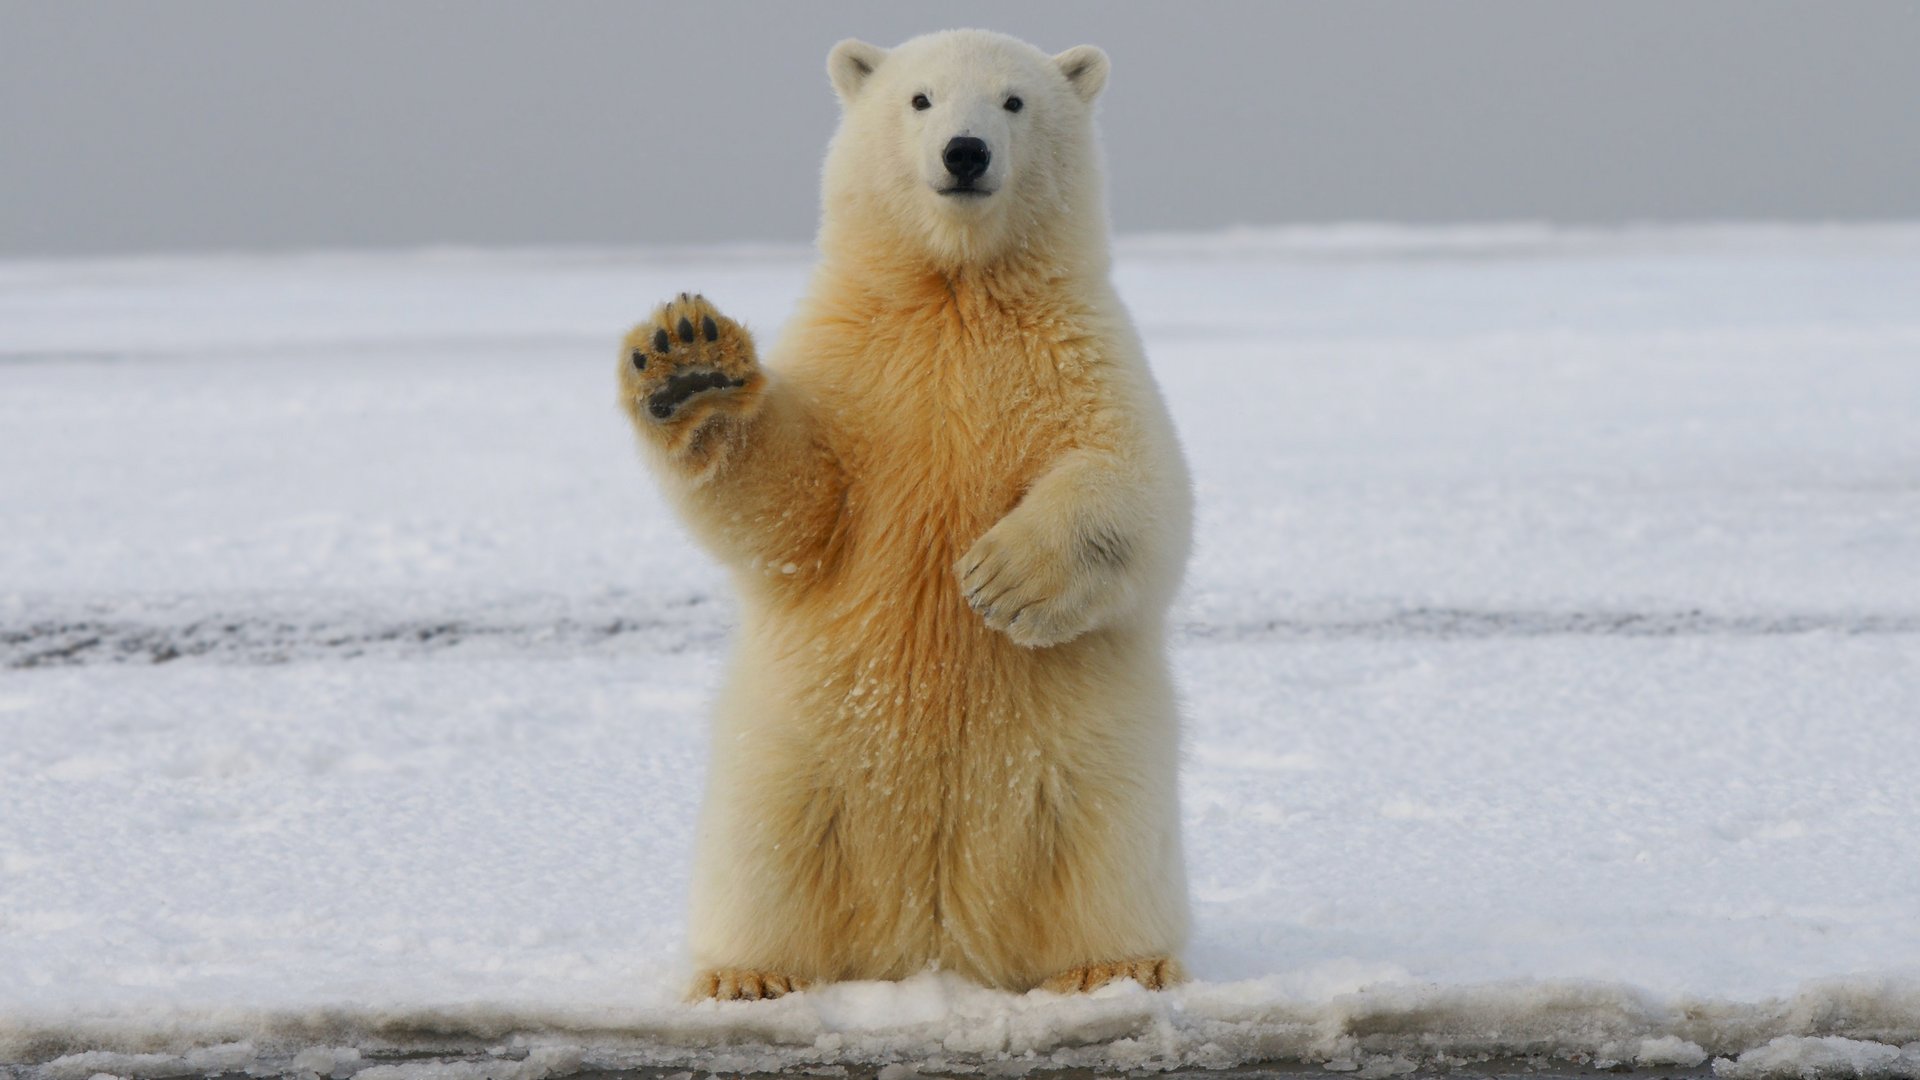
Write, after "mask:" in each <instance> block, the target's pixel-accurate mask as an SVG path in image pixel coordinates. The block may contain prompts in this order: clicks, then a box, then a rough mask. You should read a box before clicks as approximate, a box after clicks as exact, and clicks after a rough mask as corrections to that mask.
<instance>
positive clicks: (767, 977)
mask: <svg viewBox="0 0 1920 1080" xmlns="http://www.w3.org/2000/svg"><path fill="white" fill-rule="evenodd" d="M807 986H808V983H807V980H805V979H802V978H799V977H797V976H791V975H781V974H779V973H778V972H773V971H755V970H753V969H751V968H716V969H714V970H712V971H703V972H701V973H700V977H699V978H697V979H695V980H694V981H693V990H692V992H691V993H690V994H688V995H687V996H688V997H691V998H693V999H695V1000H699V999H702V998H714V999H716V1000H718V1001H764V1000H771V999H773V998H777V997H785V996H787V995H788V994H791V993H793V992H794V991H796V990H805V989H806V988H807Z"/></svg>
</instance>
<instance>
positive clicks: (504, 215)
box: [0, 0, 1920, 256]
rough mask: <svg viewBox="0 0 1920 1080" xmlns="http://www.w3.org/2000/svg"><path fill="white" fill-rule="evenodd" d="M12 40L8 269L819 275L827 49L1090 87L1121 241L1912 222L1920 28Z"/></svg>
mask: <svg viewBox="0 0 1920 1080" xmlns="http://www.w3.org/2000/svg"><path fill="white" fill-rule="evenodd" d="M0 10H4V12H5V16H4V24H3V25H4V28H5V30H6V32H5V33H0V148H4V149H3V151H0V152H4V155H5V161H4V167H3V168H0V255H12V256H29V255H65V254H90V253H121V252H125V253H138V252H172V251H183V252H184V251H204V250H243V251H244V250H288V249H305V248H329V249H340V248H387V247H417V246H436V245H456V246H469V245H474V246H487V245H514V246H521V245H539V246H546V245H553V246H569V245H593V246H602V245H604V246H624V245H634V244H656V245H681V244H714V243H753V242H770V243H783V244H784V243H804V242H806V241H807V240H809V239H810V238H811V236H812V233H813V228H814V221H815V216H816V205H817V188H818V177H819V163H820V159H821V157H822V154H823V153H824V150H825V145H826V141H827V138H828V137H829V136H830V134H831V133H832V130H833V126H834V123H835V121H836V118H837V106H836V103H835V101H834V99H833V96H832V93H831V91H830V90H829V88H828V86H827V82H826V78H825V75H824V71H823V68H824V63H825V56H826V52H827V49H828V48H829V47H830V46H831V45H832V43H833V42H834V41H836V40H838V39H839V38H841V37H845V36H858V37H862V38H865V39H867V40H870V41H873V42H876V43H880V44H885V45H892V44H896V43H898V42H899V41H901V40H903V39H905V38H906V37H909V36H912V35H913V34H915V33H918V32H923V31H927V30H932V29H939V28H943V27H945V26H948V25H954V24H969V25H984V26H989V27H992V28H994V29H1000V30H1004V31H1006V32H1008V33H1013V34H1016V35H1018V36H1020V37H1024V38H1026V39H1028V40H1030V41H1033V42H1034V43H1035V44H1037V45H1039V46H1041V47H1042V48H1044V49H1047V50H1048V51H1059V50H1061V49H1065V48H1067V47H1069V46H1072V45H1075V44H1081V43H1093V44H1097V45H1100V46H1101V47H1102V48H1104V49H1106V50H1107V51H1108V52H1109V54H1110V55H1111V56H1112V57H1113V61H1114V74H1113V81H1112V83H1111V84H1110V87H1109V89H1108V92H1107V94H1106V95H1105V97H1104V98H1103V99H1102V104H1101V122H1102V128H1103V132H1104V138H1105V145H1106V150H1107V158H1108V172H1109V184H1110V187H1111V189H1112V196H1111V199H1110V203H1111V208H1112V213H1113V218H1114V223H1115V227H1116V229H1117V230H1119V231H1122V232H1129V233H1140V232H1166V231H1189V230H1218V229H1224V228H1230V227H1235V226H1281V225H1312V224H1326V223H1335V222H1355V221H1364V222H1387V223H1403V224H1452V223H1486V222H1506V221H1530V222H1549V223H1559V224H1576V225H1620V224H1639V223H1658V222H1722V221H1788V222H1792V221H1820V222H1846V221H1873V220H1916V219H1920V119H1916V114H1917V113H1920V110H1916V109H1915V103H1916V102H1920V63H1915V62H1914V56H1915V51H1916V48H1920V5H1903V4H1893V3H1843V4H1833V5H1822V6H1820V7H1813V6H1806V5H1796V4H1790V3H1779V2H1761V3H1732V2H1723V0H1712V2H1706V3H1699V4H1689V5H1684V6H1669V5H1663V4H1657V3H1648V2H1642V0H1629V2H1626V3H1617V4H1608V5H1604V6H1602V5H1597V4H1595V5H1550V6H1535V5H1532V4H1528V3H1520V2H1514V0H1465V2H1460V3H1451V4H1446V5H1437V6H1435V5H1417V6H1416V5H1412V4H1386V3H1357V4H1340V5H1332V4H1309V3H1292V2H1278V3H1276V2H1265V3H1262V2H1250V0H1233V2H1229V0H1221V2H1215V3H1207V4H1202V5H1197V6H1194V7H1187V8H1182V9H1180V14H1179V17H1178V18H1177V20H1173V21H1172V22H1171V23H1170V21H1169V20H1170V17H1171V14H1172V12H1171V9H1167V8H1164V7H1150V6H1125V7H1120V6H1112V5H1104V4H1097V3H1090V2H1085V0H1073V2H1062V3H1054V4H1049V5H1046V6H1036V7H1026V6H1022V5H1019V4H1015V3H1008V2H999V0H996V2H987V3H975V4H970V5H968V6H966V7H965V8H963V9H956V8H954V7H953V6H952V5H935V4H928V3H885V2H881V0H857V2H850V3H842V4H837V5H835V6H834V7H833V8H832V9H831V10H822V9H816V8H802V7H797V6H791V5H759V6H754V5H747V4H742V3H715V4H707V5H703V6H699V7H694V6H681V5H630V4H617V3H610V2H602V0H594V2H582V3H570V4H566V5H561V6H541V7H537V8H536V7H525V6H519V5H505V4H498V3H484V4H451V3H447V2H444V0H432V2H422V3H412V4H407V5H404V6H397V7H387V6H382V5H375V4H360V3H355V4H348V5H344V6H328V7H317V6H316V7H308V6H290V5H271V6H267V5H254V4H248V3H238V2H231V0H218V2H215V0H207V2H201V3H194V4H178V5H168V6H164V7H161V6H140V5H133V4H97V5H84V6H82V5H59V6H55V5H34V4H29V3H24V2H20V0H6V2H5V4H4V7H0ZM956 13H958V14H956Z"/></svg>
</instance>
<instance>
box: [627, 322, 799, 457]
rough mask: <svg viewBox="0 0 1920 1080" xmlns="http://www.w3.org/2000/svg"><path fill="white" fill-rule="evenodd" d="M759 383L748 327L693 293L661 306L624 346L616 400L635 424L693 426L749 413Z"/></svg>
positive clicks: (628, 337) (629, 334) (636, 329)
mask: <svg viewBox="0 0 1920 1080" xmlns="http://www.w3.org/2000/svg"><path fill="white" fill-rule="evenodd" d="M762 382H764V377H763V376H762V375H761V374H760V367H759V364H758V363H757V362H756V360H755V358H754V350H753V338H752V337H751V336H750V335H749V334H748V333H747V331H746V328H745V327H743V326H741V325H740V324H738V323H736V322H734V321H733V320H732V319H729V318H727V317H726V316H725V315H722V314H720V312H719V311H717V310H715V308H714V306H713V305H712V304H710V303H708V302H707V299H706V298H705V297H703V296H700V295H698V294H692V293H681V294H680V295H679V296H678V297H675V298H674V299H672V300H669V301H667V302H666V303H664V304H661V305H660V306H659V307H658V308H656V309H655V310H654V312H653V315H652V317H650V318H649V319H648V320H647V321H646V322H643V323H641V324H640V325H638V326H636V327H634V328H633V329H632V330H631V331H630V332H628V334H627V338H626V343H625V345H624V346H623V348H622V353H621V362H620V391H621V397H622V400H623V402H624V403H625V404H626V406H627V408H628V409H629V410H630V411H631V412H632V414H633V415H634V418H635V421H636V422H640V420H641V419H642V418H645V420H646V421H647V422H650V423H654V424H663V425H664V424H670V425H673V426H676V427H680V426H697V424H698V422H699V421H701V420H704V419H706V418H707V417H710V416H713V415H715V414H717V413H720V412H726V411H739V410H742V409H745V408H747V407H750V406H751V404H752V402H753V401H754V399H755V398H756V397H757V391H758V389H759V387H760V384H761V383H762Z"/></svg>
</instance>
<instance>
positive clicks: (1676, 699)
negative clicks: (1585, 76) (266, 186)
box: [0, 227, 1920, 1080]
mask: <svg viewBox="0 0 1920 1080" xmlns="http://www.w3.org/2000/svg"><path fill="white" fill-rule="evenodd" d="M806 265H807V262H806V255H805V253H804V252H799V251H788V250H765V251H756V250H744V249H735V250H726V251H674V252H669V251H661V252H650V253H634V252H519V253H487V252H436V253H415V254H404V255H352V254H341V255H312V256H302V257H285V258H259V259H255V258H238V257H236V258H205V259H180V260H170V259H145V260H128V261H87V262H12V263H0V538H3V539H0V665H4V667H0V736H3V737H0V1063H12V1064H14V1065H15V1066H17V1067H24V1068H26V1069H28V1070H30V1071H33V1072H36V1073H40V1074H44V1075H45V1076H48V1077H53V1078H59V1080H67V1078H72V1080H86V1078H88V1077H90V1076H92V1075H93V1074H95V1073H98V1072H109V1073H114V1074H118V1075H139V1076H160V1075H172V1074H178V1073H183V1072H190V1073H201V1072H220V1071H231V1070H237V1069H246V1068H254V1069H266V1068H277V1069H287V1070H293V1071H307V1072H313V1073H317V1074H319V1075H322V1076H333V1077H342V1078H344V1077H347V1076H349V1075H352V1074H354V1073H356V1072H357V1073H358V1074H359V1076H360V1077H361V1078H362V1080H392V1077H394V1076H395V1075H397V1074H398V1073H405V1072H407V1071H409V1070H411V1071H420V1067H419V1066H417V1065H409V1064H405V1063H401V1064H397V1065H396V1064H390V1063H385V1062H387V1058H386V1057H384V1056H383V1054H386V1053H389V1052H399V1051H432V1052H435V1053H437V1054H440V1055H442V1058H441V1059H437V1060H439V1061H440V1063H439V1064H436V1065H435V1066H433V1068H437V1069H440V1070H441V1072H440V1074H439V1075H443V1076H447V1077H451V1078H454V1080H478V1078H480V1077H483V1076H486V1077H502V1078H506V1077H513V1078H519V1080H536V1078H538V1077H541V1076H546V1075H555V1074H563V1073H566V1072H570V1071H573V1070H575V1069H577V1068H581V1067H587V1066H610V1065H635V1064H649V1063H652V1064H686V1065H688V1066H691V1067H696V1068H706V1069H726V1068H745V1067H754V1066H774V1065H781V1064H797V1063H805V1062H812V1063H835V1062H839V1063H853V1062H887V1061H892V1062H905V1063H912V1064H916V1065H920V1066H929V1067H933V1068H945V1069H948V1070H954V1069H964V1068H970V1067H976V1066H977V1067H985V1068H988V1069H990V1070H994V1071H1003V1070H1014V1071H1018V1070H1021V1069H1025V1068H1029V1067H1046V1066H1052V1065H1066V1064H1085V1065H1093V1066H1098V1067H1103V1068H1110V1067H1126V1066H1136V1067H1138V1066H1144V1067H1166V1066H1173V1065H1182V1064H1188V1065H1193V1064H1199V1065H1220V1064H1229V1063H1233V1062H1239V1061H1247V1060H1258V1059H1290V1060H1296V1061H1305V1062H1324V1063H1327V1064H1328V1066H1329V1067H1330V1068H1334V1069H1348V1068H1354V1069H1359V1070H1361V1071H1362V1072H1364V1073H1365V1074H1366V1075H1369V1076H1379V1075H1384V1074H1389V1073H1393V1072H1396V1071H1404V1069H1406V1068H1408V1067H1410V1066H1411V1065H1412V1064H1413V1063H1416V1062H1435V1061H1447V1060H1453V1059H1460V1058H1471V1057H1475V1056H1477V1055H1485V1054H1492V1055H1510V1054H1552V1055H1559V1056H1561V1057H1563V1058H1568V1059H1571V1060H1576V1061H1580V1060H1597V1061H1601V1062H1607V1061H1620V1062H1628V1063H1634V1062H1637V1063H1640V1064H1643V1065H1649V1066H1652V1065H1677V1066H1696V1065H1701V1064H1703V1063H1706V1062H1710V1061H1713V1060H1714V1059H1719V1063H1718V1066H1717V1068H1718V1070H1719V1071H1720V1072H1721V1073H1722V1074H1724V1075H1728V1076H1734V1077H1743V1078H1744V1077H1774V1076H1793V1075H1800V1074H1802V1073H1814V1072H1824V1073H1833V1074H1839V1075H1861V1076H1900V1075H1906V1076H1913V1075H1920V227H1910V228H1896V227H1877V228H1830V229H1762V228H1729V229H1689V230H1664V231H1662V230H1651V231H1628V232H1619V233H1591V234H1581V233H1569V232H1557V231H1552V230H1545V229H1530V228H1505V229H1478V230H1438V231H1410V232H1409V231H1396V230H1358V229H1348V230H1322V231H1304V232H1256V233H1246V234H1241V235H1234V236H1224V237H1204V238H1202V237H1153V238H1138V239H1134V240H1131V241H1128V242H1127V243H1125V244H1124V245H1123V248H1122V257H1121V265H1120V271H1119V275H1120V280H1121V285H1122V288H1123V291H1124V293H1125V295H1126V297H1127V298H1128V300H1129V302H1130V303H1131V304H1132V306H1133V309H1134V312H1135V315H1136V317H1137V319H1138V321H1139V323H1140V325H1141V328H1142V330H1143V332H1144V334H1145V337H1146V340H1147V342H1148V346H1149V351H1150V353H1151V355H1152V357H1153V361H1154V364H1155V367H1156V369H1157V371H1158V374H1159V377H1160V379H1161V382H1162V385H1163V387H1164V388H1165V391H1166V393H1167V395H1168V397H1169V399H1170V400H1171V402H1172V404H1173V408H1174V411H1175V413H1176V417H1177V420H1178V422H1179V424H1180V426H1181V429H1182V431H1183V433H1184V435H1185V438H1186V442H1187V446H1188V452H1189V454H1190V456H1191V458H1192V462H1193V466H1194V471H1195V474H1196V478H1197V484H1198V489H1199V496H1200V506H1201V516H1200V524H1199V533H1198V536H1199V542H1198V551H1197V554H1196V557H1195V559H1194V563H1193V568H1192V572H1191V575H1190V578H1189V587H1188V590H1187V594H1186V596H1185V599H1184V601H1183V604H1182V607H1181V614H1180V629H1179V631H1178V644H1179V651H1178V657H1179V669H1180V676H1181V679H1182V681H1183V683H1184V687H1185V691H1186V696H1187V711H1188V714H1189V719H1190V722H1189V725H1188V752H1187V763H1186V770H1185V773H1184V777H1185V793H1184V797H1185V819H1186V825H1187V840H1188V845H1189V848H1188V850H1189V859H1190V875H1191V880H1192V889H1193V897H1194V907H1195V920H1196V930H1195V936H1194V940H1193V944H1192V947H1191V950H1190V952H1189V955H1188V960H1189V966H1190V967H1191V968H1192V970H1193V972H1194V973H1195V975H1196V976H1197V981H1196V982H1194V983H1192V984H1190V985H1188V986H1186V987H1184V988H1182V989H1180V990H1177V991H1174V992H1171V993H1167V994H1162V995H1154V994H1148V993H1145V992H1143V991H1139V990H1137V989H1136V988H1133V987H1131V986H1127V987H1114V988H1110V989H1109V990H1107V991H1104V992H1102V993H1099V994H1096V995H1093V996H1092V997H1091V998H1078V999H1066V998H1055V997H1051V996H1049V995H1044V994H1033V995H1028V996H1025V997H1015V996H1011V995H1003V994H997V993H991V992H987V991H983V990H979V989H976V988H971V987H968V986H966V985H963V984H960V983H958V982H955V981H953V980H951V979H950V978H948V977H945V976H942V975H939V974H937V973H934V974H928V975H925V976H921V977H919V978H916V979H914V980H912V981H910V982H909V983H907V984H903V985H900V986H879V985H859V984H854V985H844V986H838V987H832V988H828V989H825V990H822V991H817V992H812V993H807V994H802V995H798V996H795V997H792V998H788V999H785V1000H782V1001H778V1002H768V1003H753V1004H729V1005H717V1004H712V1003H708V1004H703V1005H697V1006H690V1005H685V1004H682V1003H681V1002H680V1001H679V998H678V994H679V991H680V990H681V988H682V986H683V985H684V982H685V980H686V979H687V977H688V975H689V971H688V969H687V967H686V963H685V960H684V959H683V957H682V955H681V951H680V940H681V927H682V920H683V914H682V896H683V894H684V891H685V884H686V874H687V869H688V859H689V844H690V840H691V831H692V825H693V810H694V806H695V804H696V801H697V796H698V791H699V788H700V784H701V773H702V768H703V758H704V734H703V731H704V720H703V711H704V707H705V702H706V700H707V698H708V696H709V694H710V693H711V691H712V689H713V687H714V684H715V680H716V678H717V674H718V670H719V664H720V660H721V656H722V651H723V649H724V646H725V639H726V635H727V632H728V628H729V625H730V622H731V617H732V616H731V611H732V608H731V602H730V600H729V598H728V596H727V593H726V589H725V584H724V581H723V579H722V577H721V575H720V574H719V573H718V572H717V571H716V570H715V569H714V567H713V566H711V565H710V564H709V563H708V561H707V560H706V559H705V558H704V557H703V556H702V555H701V554H700V553H699V552H698V551H697V550H696V549H695V548H693V547H692V546H691V544H690V543H688V542H687V541H686V540H685V539H684V538H683V537H682V535H681V534H680V532H679V530H678V528H677V526H676V525H675V523H674V521H673V520H672V519H671V517H670V516H669V515H668V514H667V512H666V511H665V509H664V507H663V506H662V504H661V503H660V501H659V500H658V498H656V496H655V494H654V492H653V490H652V487H651V484H650V482H649V480H648V478H647V477H646V475H645V474H644V472H643V470H642V465H641V463H640V461H639V460H638V459H637V455H636V453H635V452H634V450H633V447H632V445H631V436H630V435H629V433H628V432H627V431H626V429H625V427H624V421H623V420H622V418H621V417H620V415H619V414H618V413H617V412H616V411H615V409H614V405H613V400H612V398H613V365H614V363H615V356H614V348H613V345H614V342H615V341H616V339H617V337H618V334H619V332H620V331H621V330H622V329H624V327H625V325H626V324H627V323H628V322H630V321H631V320H633V319H635V318H637V317H638V316H639V315H640V314H642V313H643V312H644V311H645V310H646V309H647V308H648V307H649V306H650V305H651V304H652V303H653V302H654V301H655V300H656V299H657V298H659V297H661V296H663V295H665V294H668V293H670V292H677V291H679V290H681V289H688V288H697V289H700V290H702V291H704V292H705V293H706V294H707V295H709V296H711V297H713V298H715V299H716V301H717V302H719V303H721V304H722V305H723V306H725V307H726V308H727V309H728V310H730V311H732V312H733V313H735V314H737V315H740V316H743V317H744V318H745V319H746V320H747V321H748V322H749V324H751V325H753V326H754V327H756V328H758V329H760V330H762V331H763V332H768V331H772V330H774V329H776V328H777V326H778V324H779V322H780V320H781V318H782V317H783V315H784V313H785V311H786V310H787V309H788V307H789V306H790V305H791V303H792V301H793V299H794V298H795V296H796V295H797V293H798V291H799V289H800V288H801V286H802V283H803V280H804V275H805V271H806ZM1903 1047H1904V1049H1903ZM448 1056H451V1057H460V1058H464V1059H468V1060H469V1062H470V1063H468V1064H461V1065H457V1066H453V1067H449V1066H447V1065H445V1063H444V1059H445V1058H446V1057H448ZM449 1068H451V1071H448V1069H449ZM376 1070H377V1071H376Z"/></svg>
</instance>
